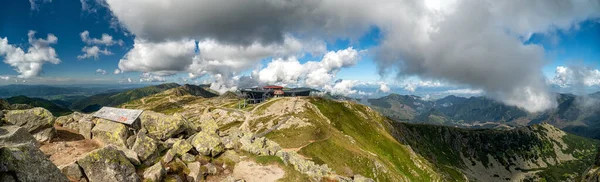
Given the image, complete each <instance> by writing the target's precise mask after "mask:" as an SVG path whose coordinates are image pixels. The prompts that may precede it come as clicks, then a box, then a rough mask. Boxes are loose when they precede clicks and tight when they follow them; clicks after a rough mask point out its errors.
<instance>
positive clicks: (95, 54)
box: [77, 46, 113, 59]
mask: <svg viewBox="0 0 600 182" xmlns="http://www.w3.org/2000/svg"><path fill="white" fill-rule="evenodd" d="M81 52H83V55H78V56H77V59H87V58H94V59H98V58H99V57H100V54H103V55H112V54H113V53H112V52H110V51H109V50H108V49H106V48H104V50H101V49H100V48H99V47H98V46H91V47H88V46H85V47H83V48H82V49H81Z"/></svg>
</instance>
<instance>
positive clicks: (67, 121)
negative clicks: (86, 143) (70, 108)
mask: <svg viewBox="0 0 600 182" xmlns="http://www.w3.org/2000/svg"><path fill="white" fill-rule="evenodd" d="M90 119H91V115H88V114H83V113H79V112H74V113H71V114H69V115H66V116H60V117H58V118H56V124H58V125H60V126H62V127H65V128H69V129H73V130H79V123H80V122H81V121H82V120H90Z"/></svg>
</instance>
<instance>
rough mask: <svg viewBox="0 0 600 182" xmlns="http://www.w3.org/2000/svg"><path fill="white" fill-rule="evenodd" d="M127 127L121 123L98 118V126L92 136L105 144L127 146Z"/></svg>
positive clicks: (93, 130)
mask: <svg viewBox="0 0 600 182" xmlns="http://www.w3.org/2000/svg"><path fill="white" fill-rule="evenodd" d="M128 135H129V134H128V131H127V127H126V126H125V125H123V124H121V123H116V122H112V121H108V120H105V119H98V120H97V124H96V126H95V127H94V128H93V129H92V138H94V139H97V140H99V141H101V142H102V143H104V144H112V145H116V146H118V147H123V148H127V137H128Z"/></svg>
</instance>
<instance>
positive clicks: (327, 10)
mask: <svg viewBox="0 0 600 182" xmlns="http://www.w3.org/2000/svg"><path fill="white" fill-rule="evenodd" d="M0 61H2V63H0V85H4V84H47V85H64V84H114V83H120V84H140V83H146V84H159V83H162V82H177V83H212V86H211V88H213V89H214V90H217V91H219V92H225V91H227V90H235V89H237V88H241V87H251V86H257V85H267V84H278V85H285V86H290V87H295V86H306V87H312V88H317V89H320V90H323V91H328V92H331V93H334V94H340V95H347V96H355V97H378V96H382V95H386V94H390V93H400V94H413V95H420V96H422V97H423V98H439V97H442V96H445V95H451V94H452V95H485V96H487V97H490V98H494V99H496V100H499V101H502V102H504V103H506V104H509V105H515V106H518V107H522V108H525V109H527V110H528V111H531V112H537V111H542V110H545V109H548V108H552V107H555V105H556V103H555V99H554V97H555V96H554V94H553V93H556V92H570V93H589V92H595V91H598V88H599V86H600V71H599V69H600V67H599V65H598V63H599V62H600V1H598V0H530V1H519V0H507V1H494V0H424V1H415V0H404V1H397V0H375V1H368V2H367V1H360V0H306V1H291V0H260V1H245V0H229V1H222V0H199V1H197V0H172V1H162V0H80V1H72V0H15V1H7V2H2V6H0Z"/></svg>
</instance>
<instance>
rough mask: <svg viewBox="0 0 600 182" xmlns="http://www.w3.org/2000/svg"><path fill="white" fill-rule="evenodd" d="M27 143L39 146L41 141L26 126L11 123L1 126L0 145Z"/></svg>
mask: <svg viewBox="0 0 600 182" xmlns="http://www.w3.org/2000/svg"><path fill="white" fill-rule="evenodd" d="M26 143H28V144H32V145H34V146H35V147H39V143H38V142H37V141H36V140H35V138H33V136H31V134H29V133H28V132H27V130H26V129H25V128H21V127H18V126H11V125H8V126H2V127H0V147H1V146H12V145H18V144H26Z"/></svg>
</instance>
